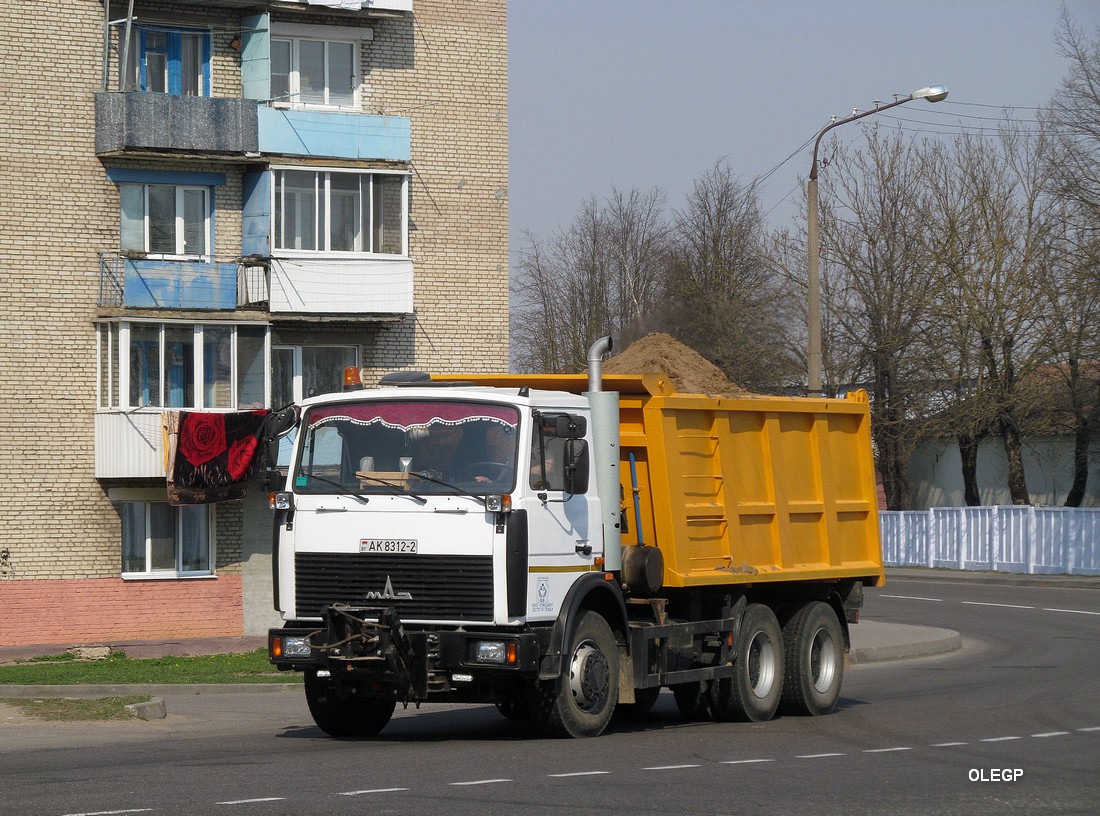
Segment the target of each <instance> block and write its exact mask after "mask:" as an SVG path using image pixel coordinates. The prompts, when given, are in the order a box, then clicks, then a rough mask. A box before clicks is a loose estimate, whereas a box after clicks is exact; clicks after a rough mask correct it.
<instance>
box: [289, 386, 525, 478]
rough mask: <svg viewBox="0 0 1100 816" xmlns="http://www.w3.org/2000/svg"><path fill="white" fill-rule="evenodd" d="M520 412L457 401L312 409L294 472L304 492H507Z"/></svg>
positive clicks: (305, 419) (390, 402)
mask: <svg viewBox="0 0 1100 816" xmlns="http://www.w3.org/2000/svg"><path fill="white" fill-rule="evenodd" d="M518 423H519V412H518V411H517V410H516V409H515V408H513V407H512V406H508V405H495V404H492V403H482V402H459V401H455V400H377V401H366V400H364V401H362V402H341V403H336V404H331V405H324V406H317V407H314V408H312V409H310V410H309V411H308V412H307V413H306V415H305V416H304V417H303V419H302V431H301V433H302V435H303V439H302V445H301V452H300V454H299V460H298V462H297V466H296V468H295V470H294V474H295V475H294V489H295V491H297V492H299V493H332V492H336V491H335V489H334V485H338V486H341V487H344V488H346V489H347V490H349V491H354V492H355V493H357V494H392V493H394V492H395V490H394V486H395V485H397V486H398V487H399V488H400V489H401V490H403V491H407V492H409V493H412V494H417V495H431V494H439V495H448V494H452V495H453V494H454V493H455V488H458V489H459V490H462V491H466V492H469V493H474V494H485V493H506V492H508V491H510V490H512V489H513V488H514V487H515V481H516V453H517V446H518V437H517V434H516V428H517V425H518Z"/></svg>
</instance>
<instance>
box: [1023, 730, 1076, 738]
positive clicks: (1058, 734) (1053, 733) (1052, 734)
mask: <svg viewBox="0 0 1100 816" xmlns="http://www.w3.org/2000/svg"><path fill="white" fill-rule="evenodd" d="M1068 733H1069V731H1047V732H1045V733H1043V734H1032V735H1031V736H1033V737H1064V736H1065V735H1066V734H1068Z"/></svg>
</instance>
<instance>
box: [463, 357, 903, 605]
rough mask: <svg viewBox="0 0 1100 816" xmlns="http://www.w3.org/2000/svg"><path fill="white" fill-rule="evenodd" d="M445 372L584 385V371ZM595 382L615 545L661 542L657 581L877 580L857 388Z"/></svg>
mask: <svg viewBox="0 0 1100 816" xmlns="http://www.w3.org/2000/svg"><path fill="white" fill-rule="evenodd" d="M446 379H451V378H450V377H447V378H446ZM454 379H465V380H474V381H476V382H477V383H478V384H479V385H498V386H506V387H507V386H517V387H518V386H521V385H527V386H529V387H531V388H539V389H547V390H560V391H570V392H574V393H582V392H584V391H586V390H588V386H587V381H586V380H585V378H584V377H583V375H537V376H532V375H496V376H477V375H462V376H461V377H459V376H457V375H456V376H455V377H454ZM602 386H603V388H604V390H606V391H617V392H619V395H620V396H619V404H620V412H619V421H620V448H619V452H620V479H621V483H622V495H623V497H624V500H623V506H622V510H623V518H624V520H625V522H626V524H625V527H624V533H623V544H624V545H638V544H644V545H648V546H657V547H659V548H660V549H661V553H662V555H663V557H664V564H665V576H664V584H665V586H674V587H698V586H709V585H716V584H750V583H759V582H764V581H793V580H835V579H840V578H863V579H864V580H865V583H867V584H869V585H873V586H881V585H882V584H883V583H884V579H883V569H882V548H881V543H880V540H879V526H878V513H877V509H878V494H877V489H876V485H875V475H874V465H873V459H872V452H871V426H870V410H869V406H868V403H867V396H866V393H865V392H857V393H856V394H852V395H849V397H848V398H846V399H813V398H801V397H746V398H725V397H721V398H719V397H711V396H703V395H697V394H680V393H676V391H675V389H674V388H673V387H672V385H671V384H670V383H669V382H668V380H667V378H666V377H663V376H661V375H649V374H646V375H621V374H608V375H604V377H603V380H602ZM635 496H636V497H637V504H635V499H634V497H635ZM638 516H640V519H641V523H640V527H639V525H638V523H636V518H637V517H638Z"/></svg>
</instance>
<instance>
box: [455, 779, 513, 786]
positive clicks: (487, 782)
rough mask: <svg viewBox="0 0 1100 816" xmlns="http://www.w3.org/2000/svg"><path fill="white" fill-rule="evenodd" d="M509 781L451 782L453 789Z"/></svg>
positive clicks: (508, 780)
mask: <svg viewBox="0 0 1100 816" xmlns="http://www.w3.org/2000/svg"><path fill="white" fill-rule="evenodd" d="M511 781H512V780H511V779H474V780H472V781H470V782H452V783H451V785H452V786H454V787H463V786H466V785H496V784H497V783H499V782H511Z"/></svg>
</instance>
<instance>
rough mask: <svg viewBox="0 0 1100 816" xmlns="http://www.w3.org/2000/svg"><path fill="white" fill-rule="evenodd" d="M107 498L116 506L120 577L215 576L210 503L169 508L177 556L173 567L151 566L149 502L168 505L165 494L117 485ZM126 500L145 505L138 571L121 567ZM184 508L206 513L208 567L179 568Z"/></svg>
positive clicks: (161, 578)
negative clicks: (142, 564) (142, 560)
mask: <svg viewBox="0 0 1100 816" xmlns="http://www.w3.org/2000/svg"><path fill="white" fill-rule="evenodd" d="M108 498H109V499H110V500H111V501H112V502H113V503H114V504H115V505H116V506H118V508H119V524H120V526H119V544H120V550H119V572H120V574H121V577H122V579H123V580H127V581H132V580H146V581H147V580H172V579H181V578H214V577H217V542H216V538H217V536H216V527H217V525H216V523H215V517H216V512H215V510H214V506H213V505H209V504H206V505H189V506H188V509H187V510H186V511H185V510H184V509H183V508H181V507H175V508H171V509H172V510H173V511H174V513H173V515H174V521H175V533H174V551H175V558H176V566H175V569H170V570H169V569H158V570H154V569H152V537H151V532H150V530H151V525H152V513H151V512H150V507H151V505H164V506H169V507H170V505H169V504H168V497H167V496H166V495H165V494H164V493H162V492H159V491H152V490H146V489H141V488H119V489H112V490H111V491H109V496H108ZM127 504H142V505H145V512H144V518H145V569H144V570H140V571H135V570H129V571H126V570H123V569H122V557H123V555H124V551H125V547H126V527H125V524H126V522H125V514H124V511H123V505H127ZM184 512H202V513H203V515H204V516H205V520H204V521H205V523H204V524H203V529H204V532H205V536H206V550H207V552H206V559H207V567H208V568H207V569H202V570H185V569H182V563H181V559H182V557H183V547H182V545H183V516H184Z"/></svg>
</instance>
